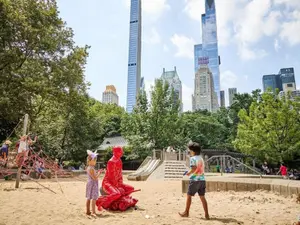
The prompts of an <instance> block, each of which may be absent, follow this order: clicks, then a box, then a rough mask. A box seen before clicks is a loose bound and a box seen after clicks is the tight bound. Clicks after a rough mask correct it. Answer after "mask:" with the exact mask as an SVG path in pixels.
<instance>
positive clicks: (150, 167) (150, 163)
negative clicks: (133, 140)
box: [127, 157, 161, 181]
mask: <svg viewBox="0 0 300 225" xmlns="http://www.w3.org/2000/svg"><path fill="white" fill-rule="evenodd" d="M160 164H161V160H160V159H152V158H151V157H147V158H146V159H145V160H144V161H143V163H142V164H141V165H140V167H139V168H138V169H137V170H136V171H135V172H134V173H131V174H129V175H128V177H127V179H128V180H135V181H144V180H147V178H148V177H149V176H150V175H151V173H153V171H154V170H155V169H156V168H157V167H158V166H159V165H160Z"/></svg>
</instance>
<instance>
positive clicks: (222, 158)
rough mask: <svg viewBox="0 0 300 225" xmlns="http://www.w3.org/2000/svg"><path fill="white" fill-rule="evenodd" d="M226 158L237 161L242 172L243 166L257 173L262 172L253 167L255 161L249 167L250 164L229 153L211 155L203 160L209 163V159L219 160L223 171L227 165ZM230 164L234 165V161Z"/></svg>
mask: <svg viewBox="0 0 300 225" xmlns="http://www.w3.org/2000/svg"><path fill="white" fill-rule="evenodd" d="M227 158H229V160H232V161H233V162H236V163H238V164H239V165H240V167H242V172H245V171H244V168H243V167H245V168H247V169H249V170H250V171H252V172H254V173H256V174H258V175H262V173H261V172H260V171H258V170H257V169H256V168H255V163H254V162H253V167H251V166H248V165H247V164H245V163H243V162H241V161H239V160H237V159H236V158H234V157H232V156H230V155H216V156H212V157H210V158H209V159H207V160H205V163H206V164H209V162H210V161H213V160H216V159H217V160H220V167H221V168H220V170H221V171H222V172H225V168H226V167H227V166H226V159H227ZM227 162H228V159H227ZM233 162H232V163H233ZM232 166H233V167H234V163H233V165H232ZM234 169H235V168H234Z"/></svg>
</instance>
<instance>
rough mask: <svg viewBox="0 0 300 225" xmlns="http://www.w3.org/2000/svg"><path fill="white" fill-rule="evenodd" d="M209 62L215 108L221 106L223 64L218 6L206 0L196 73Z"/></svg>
mask: <svg viewBox="0 0 300 225" xmlns="http://www.w3.org/2000/svg"><path fill="white" fill-rule="evenodd" d="M205 62H207V65H208V68H209V70H210V71H211V73H212V75H213V81H214V83H213V85H214V92H215V93H214V95H215V96H217V97H216V100H215V103H214V106H213V107H214V108H216V109H218V108H219V105H220V102H221V100H220V69H219V66H220V64H221V60H220V56H219V50H218V35H217V20H216V6H215V1H214V0H205V14H203V15H202V44H199V45H195V46H194V63H195V73H197V71H198V70H199V69H200V66H201V64H203V63H205Z"/></svg>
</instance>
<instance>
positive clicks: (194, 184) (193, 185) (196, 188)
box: [187, 180, 206, 196]
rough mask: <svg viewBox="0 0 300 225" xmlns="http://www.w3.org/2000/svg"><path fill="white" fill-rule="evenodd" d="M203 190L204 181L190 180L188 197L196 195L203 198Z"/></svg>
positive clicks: (204, 187)
mask: <svg viewBox="0 0 300 225" xmlns="http://www.w3.org/2000/svg"><path fill="white" fill-rule="evenodd" d="M205 189H206V182H205V180H197V181H196V180H190V183H189V187H188V192H187V194H188V195H190V196H194V195H195V194H196V193H198V195H199V196H204V195H205Z"/></svg>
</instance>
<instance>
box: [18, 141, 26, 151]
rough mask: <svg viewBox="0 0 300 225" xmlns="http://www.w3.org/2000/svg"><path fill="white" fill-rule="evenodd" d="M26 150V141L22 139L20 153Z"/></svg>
mask: <svg viewBox="0 0 300 225" xmlns="http://www.w3.org/2000/svg"><path fill="white" fill-rule="evenodd" d="M25 151H26V141H20V144H19V148H18V153H22V152H25Z"/></svg>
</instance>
